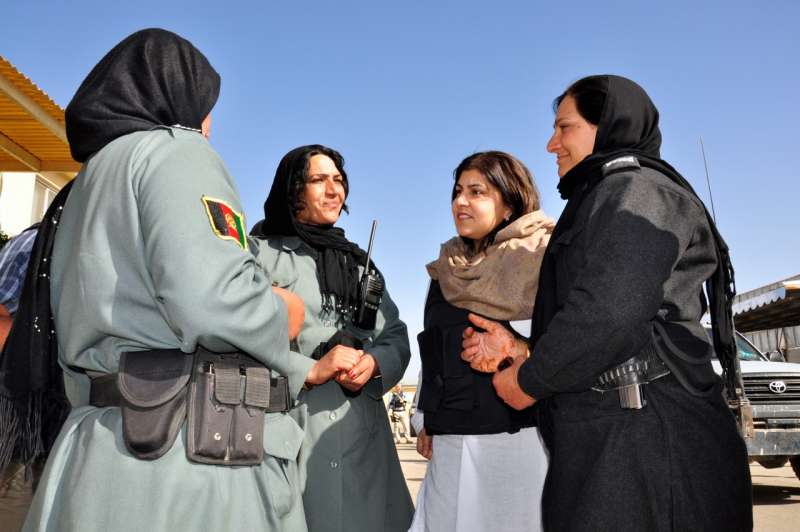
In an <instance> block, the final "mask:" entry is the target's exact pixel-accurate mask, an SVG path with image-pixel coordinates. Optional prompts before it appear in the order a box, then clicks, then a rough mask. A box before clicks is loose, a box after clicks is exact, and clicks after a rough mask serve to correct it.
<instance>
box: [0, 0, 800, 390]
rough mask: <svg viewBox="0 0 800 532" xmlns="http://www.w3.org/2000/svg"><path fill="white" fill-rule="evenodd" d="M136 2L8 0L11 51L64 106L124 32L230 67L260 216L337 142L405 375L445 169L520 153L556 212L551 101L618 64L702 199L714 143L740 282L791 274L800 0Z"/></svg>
mask: <svg viewBox="0 0 800 532" xmlns="http://www.w3.org/2000/svg"><path fill="white" fill-rule="evenodd" d="M129 4H132V5H126V6H125V7H121V6H120V4H119V3H116V2H107V1H104V2H99V1H76V2H43V1H36V0H7V1H6V2H3V24H2V33H0V54H2V55H4V56H5V57H6V58H7V59H9V60H10V61H11V62H12V63H14V64H15V65H16V66H17V67H18V68H19V69H20V70H22V71H23V72H24V73H25V74H26V75H27V76H29V77H30V78H31V79H32V80H33V81H34V82H35V83H37V84H38V85H39V86H40V87H42V88H43V89H44V90H45V91H46V92H47V93H48V94H50V96H51V97H52V98H53V99H54V100H55V101H56V102H57V103H58V104H60V105H61V106H66V104H67V103H68V102H69V100H70V98H71V97H72V94H73V93H74V91H75V89H76V88H77V87H78V85H79V84H80V82H81V81H82V80H83V77H84V76H85V75H86V74H87V73H88V72H89V70H90V69H91V68H92V66H93V65H94V64H95V63H96V62H97V61H98V60H99V59H100V57H102V55H103V54H104V53H105V52H107V51H108V50H109V49H110V48H111V47H112V46H113V45H114V44H116V43H117V42H118V41H119V40H121V39H122V38H123V37H125V36H126V35H128V34H129V33H132V32H133V31H135V30H138V29H141V28H145V27H153V26H157V27H163V28H166V29H169V30H172V31H175V32H177V33H179V34H181V35H183V36H184V37H186V38H188V39H190V40H191V41H192V42H194V43H195V45H196V46H197V47H198V48H199V49H200V50H202V51H203V52H204V53H205V54H206V55H207V56H208V57H209V59H210V61H211V63H212V64H213V65H214V66H215V68H216V69H217V70H218V71H219V72H220V74H221V76H222V95H221V97H220V101H219V103H218V104H217V106H216V108H215V109H214V111H213V122H214V123H213V130H212V139H211V140H212V144H213V145H214V146H215V148H216V149H217V150H218V151H219V152H220V153H221V154H222V157H223V158H224V160H225V161H226V163H227V165H228V167H229V169H230V171H231V172H232V174H233V175H234V177H235V178H236V180H237V182H238V184H239V190H240V193H241V195H242V201H243V204H244V206H245V213H246V216H247V220H248V223H249V224H250V225H252V223H254V222H255V221H257V220H258V219H259V218H260V217H261V212H262V204H263V201H264V198H265V196H266V192H267V191H268V189H269V185H270V183H271V181H272V176H273V175H274V171H275V167H276V165H277V162H278V160H279V159H280V158H281V156H282V155H283V154H284V153H285V152H287V151H288V150H290V149H291V148H293V147H295V146H298V145H301V144H309V143H322V144H327V145H330V146H332V147H335V148H336V149H338V150H339V151H341V152H342V153H343V155H344V157H345V159H346V167H347V170H348V174H349V175H350V183H351V195H350V198H349V199H348V203H349V205H350V207H351V214H350V215H349V216H347V215H345V216H343V217H342V220H341V222H340V224H341V225H342V227H344V228H345V230H346V231H347V233H348V235H349V237H350V238H351V239H353V240H355V241H357V242H359V243H361V244H362V245H366V240H367V238H368V236H369V225H370V221H371V220H372V219H373V218H377V219H378V220H379V228H378V235H377V242H376V247H375V258H376V260H377V263H378V264H379V266H380V267H381V269H382V270H383V271H384V273H385V275H386V278H387V282H388V288H389V291H390V293H391V294H392V297H393V298H394V299H395V301H396V302H397V304H398V306H399V307H400V311H401V316H402V317H403V318H404V319H405V320H406V322H407V323H408V325H409V332H410V336H411V343H412V348H413V351H414V353H415V359H414V360H413V361H412V364H411V366H410V368H409V371H408V372H407V374H406V377H407V379H410V380H414V379H415V377H416V372H417V371H418V368H419V362H418V359H417V358H416V346H415V344H416V341H415V336H416V334H417V333H418V332H419V331H420V330H421V328H422V306H423V303H424V298H425V291H426V288H427V282H428V281H427V275H426V273H425V269H424V265H425V263H426V262H428V261H430V260H432V259H433V258H435V257H436V255H437V254H438V249H439V244H440V243H441V242H443V241H445V240H447V239H448V238H450V237H451V236H452V235H453V234H454V229H453V223H452V219H451V217H450V210H449V197H450V196H449V194H450V188H451V186H452V170H453V168H455V166H456V165H457V164H458V162H459V161H460V160H461V159H462V158H463V157H465V156H466V155H468V154H470V153H472V152H474V151H477V150H485V149H500V150H506V151H509V152H511V153H513V154H515V155H516V156H517V157H519V158H520V159H522V160H523V161H524V162H525V163H526V164H527V165H528V166H529V168H530V169H531V170H532V171H533V173H534V175H535V178H536V181H537V183H538V186H539V190H540V192H541V194H542V201H543V205H544V208H545V210H546V211H547V212H549V213H550V214H551V215H553V216H557V215H558V214H559V213H560V212H561V209H562V208H563V201H562V200H561V199H560V198H559V196H558V194H557V192H556V188H555V187H556V184H557V180H558V177H557V175H556V167H555V160H554V158H553V156H551V155H550V154H548V153H546V151H545V149H544V147H545V143H546V142H547V139H548V137H549V135H550V133H551V129H552V120H553V115H552V110H551V101H552V99H553V98H554V97H555V96H557V95H558V94H559V93H560V92H561V91H562V90H563V89H564V88H565V87H566V86H567V85H568V84H569V83H570V82H572V81H574V80H576V79H578V78H580V77H582V76H585V75H589V74H597V73H615V74H621V75H624V76H628V77H630V78H632V79H634V80H636V81H637V82H639V83H640V84H641V85H642V86H643V87H644V88H645V89H646V90H647V91H648V92H649V94H650V95H651V97H652V99H653V101H654V102H655V103H656V105H657V106H658V108H659V110H660V112H661V119H662V121H661V129H662V133H663V137H664V143H663V148H662V155H663V157H664V158H665V159H666V160H667V161H669V162H670V163H672V164H673V165H674V166H675V167H676V168H678V170H680V171H681V172H682V173H683V174H684V176H685V177H686V178H687V179H688V180H689V181H690V182H691V183H692V184H693V185H694V186H695V188H696V189H697V190H698V192H699V193H700V195H701V197H702V198H703V199H704V200H706V201H707V199H708V192H707V188H706V184H705V178H704V170H703V161H702V156H701V153H700V147H699V140H698V139H699V137H700V136H702V137H703V140H704V142H705V147H706V154H707V157H708V164H709V172H710V175H711V183H712V187H713V194H714V203H715V206H716V212H717V219H718V225H719V227H720V230H721V232H722V234H723V235H724V237H725V238H726V239H727V241H728V244H729V245H730V247H731V250H732V257H733V261H734V267H735V268H736V272H737V279H738V287H739V290H740V291H743V290H747V289H750V288H755V287H757V286H760V285H763V284H767V283H770V282H773V281H776V280H778V279H781V278H784V277H788V276H790V275H794V274H796V273H798V272H800V247H799V246H798V243H800V238H798V222H797V220H796V216H797V214H796V208H795V205H796V203H797V198H798V197H800V183H799V180H798V171H797V170H796V168H795V167H794V165H793V164H792V163H793V160H792V159H793V155H794V154H797V153H798V149H797V147H796V142H797V138H798V134H797V132H798V124H800V111H799V110H798V96H797V94H798V86H799V85H800V83H799V82H800V68H798V67H799V66H800V59H799V57H798V56H799V52H800V38H798V36H797V23H798V21H800V7H798V6H800V4H798V3H797V2H791V1H770V2H763V3H756V2H742V1H715V2H702V3H701V2H684V1H679V2H659V3H655V2H622V1H617V2H597V1H594V2H592V1H590V2H583V1H574V2H560V3H554V2H537V1H509V2H502V1H495V2H488V1H485V2H471V1H460V2H455V1H442V2H430V1H427V2H426V1H415V0H406V1H404V2H377V1H371V2H367V1H363V2H350V1H335V2H333V1H330V2H277V1H266V0H262V1H259V2H244V1H232V2H227V3H223V2H218V1H217V2H203V1H194V2H177V1H165V0H162V1H159V2H153V1H149V0H139V1H137V2H135V3H129Z"/></svg>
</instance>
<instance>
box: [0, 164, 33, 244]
mask: <svg viewBox="0 0 800 532" xmlns="http://www.w3.org/2000/svg"><path fill="white" fill-rule="evenodd" d="M35 189H36V174H35V173H33V172H0V229H2V230H3V231H4V232H5V233H6V234H8V235H9V236H14V235H16V234H18V233H19V232H20V231H22V230H24V229H25V228H26V227H28V226H30V225H31V224H32V223H34V222H35V221H37V219H34V212H33V200H34V192H35Z"/></svg>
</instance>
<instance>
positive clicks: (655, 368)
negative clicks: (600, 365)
mask: <svg viewBox="0 0 800 532" xmlns="http://www.w3.org/2000/svg"><path fill="white" fill-rule="evenodd" d="M668 374H669V368H668V367H667V366H666V365H665V364H664V362H663V361H662V360H661V359H660V358H659V357H658V355H657V354H655V353H653V352H651V353H648V354H647V355H639V356H635V357H631V358H629V359H628V360H626V361H625V362H623V363H622V364H620V365H619V366H615V367H613V368H611V369H609V370H607V371H605V372H603V373H601V374H600V377H598V379H597V382H595V384H594V386H592V390H595V391H597V392H609V391H612V390H618V391H619V404H620V407H622V408H627V409H635V410H638V409H640V408H643V407H644V406H645V405H646V404H647V401H646V400H645V399H644V396H643V394H642V385H643V384H647V383H649V382H652V381H654V380H656V379H659V378H661V377H663V376H665V375H668Z"/></svg>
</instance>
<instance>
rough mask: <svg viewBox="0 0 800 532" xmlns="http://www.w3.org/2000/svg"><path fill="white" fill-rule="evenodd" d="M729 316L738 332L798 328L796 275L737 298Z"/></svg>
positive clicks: (799, 283)
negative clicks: (733, 320) (731, 315)
mask: <svg viewBox="0 0 800 532" xmlns="http://www.w3.org/2000/svg"><path fill="white" fill-rule="evenodd" d="M733 316H734V319H735V321H736V327H737V328H738V329H739V330H740V331H758V330H766V329H775V328H781V327H791V326H794V325H800V275H795V276H793V277H789V278H788V279H784V280H782V281H777V282H775V283H771V284H768V285H766V286H762V287H760V288H756V289H754V290H749V291H747V292H743V293H742V294H739V295H737V296H736V297H735V298H734V303H733Z"/></svg>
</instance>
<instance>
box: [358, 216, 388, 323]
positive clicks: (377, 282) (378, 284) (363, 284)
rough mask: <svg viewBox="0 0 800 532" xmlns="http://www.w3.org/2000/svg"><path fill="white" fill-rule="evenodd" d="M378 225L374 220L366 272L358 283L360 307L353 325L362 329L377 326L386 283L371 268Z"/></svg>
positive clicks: (365, 266)
mask: <svg viewBox="0 0 800 532" xmlns="http://www.w3.org/2000/svg"><path fill="white" fill-rule="evenodd" d="M377 226H378V221H377V220H372V231H371V232H370V235H369V247H367V262H366V263H365V265H364V273H363V274H362V275H361V281H359V283H358V295H359V298H358V309H357V310H356V313H355V316H353V325H355V326H356V327H358V328H360V329H365V330H368V331H371V330H372V329H374V328H375V320H376V318H377V317H378V307H380V304H381V299H382V298H383V290H384V288H385V287H384V283H383V278H382V277H381V276H380V275H378V272H377V271H375V270H372V269H371V268H370V258H371V257H372V244H373V242H374V241H375V229H376V228H377Z"/></svg>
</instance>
